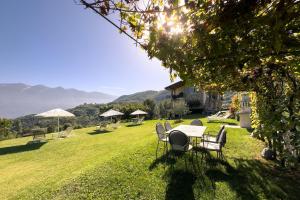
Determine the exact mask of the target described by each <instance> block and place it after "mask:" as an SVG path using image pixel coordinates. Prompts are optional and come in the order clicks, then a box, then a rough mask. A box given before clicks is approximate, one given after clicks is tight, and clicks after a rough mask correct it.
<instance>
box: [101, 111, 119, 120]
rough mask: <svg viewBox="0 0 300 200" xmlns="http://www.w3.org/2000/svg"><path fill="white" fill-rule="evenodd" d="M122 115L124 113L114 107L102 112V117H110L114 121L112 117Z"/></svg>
mask: <svg viewBox="0 0 300 200" xmlns="http://www.w3.org/2000/svg"><path fill="white" fill-rule="evenodd" d="M120 115H124V114H123V113H121V112H119V111H116V110H113V109H110V110H108V111H106V112H104V113H102V114H101V115H100V116H101V117H110V119H111V121H112V117H113V116H120Z"/></svg>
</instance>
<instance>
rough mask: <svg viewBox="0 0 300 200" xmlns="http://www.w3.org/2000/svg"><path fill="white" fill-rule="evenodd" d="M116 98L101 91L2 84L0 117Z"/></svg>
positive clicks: (0, 89)
mask: <svg viewBox="0 0 300 200" xmlns="http://www.w3.org/2000/svg"><path fill="white" fill-rule="evenodd" d="M115 98H116V97H115V96H112V95H109V94H105V93H101V92H84V91H80V90H76V89H65V88H62V87H56V88H50V87H46V86H43V85H35V86H30V85H25V84H21V83H16V84H14V83H12V84H0V117H6V118H16V117H19V116H23V115H28V114H32V113H40V112H43V111H47V110H50V109H53V108H63V109H67V108H72V107H74V106H77V105H80V104H83V103H108V102H111V101H113V100H114V99H115Z"/></svg>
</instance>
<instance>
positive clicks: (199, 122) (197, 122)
mask: <svg viewBox="0 0 300 200" xmlns="http://www.w3.org/2000/svg"><path fill="white" fill-rule="evenodd" d="M191 125H193V126H203V123H202V121H201V120H200V119H194V120H193V121H192V122H191Z"/></svg>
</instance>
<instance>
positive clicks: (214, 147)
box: [200, 129, 226, 158]
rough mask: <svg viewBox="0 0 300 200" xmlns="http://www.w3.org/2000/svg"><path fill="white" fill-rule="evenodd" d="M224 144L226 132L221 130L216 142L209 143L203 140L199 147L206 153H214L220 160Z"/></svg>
mask: <svg viewBox="0 0 300 200" xmlns="http://www.w3.org/2000/svg"><path fill="white" fill-rule="evenodd" d="M225 144H226V130H225V129H223V130H222V132H221V134H220V137H219V138H218V140H217V142H209V141H205V140H203V142H202V143H200V147H201V148H203V149H205V150H208V151H216V152H217V157H218V158H222V157H223V153H222V148H223V147H224V146H225Z"/></svg>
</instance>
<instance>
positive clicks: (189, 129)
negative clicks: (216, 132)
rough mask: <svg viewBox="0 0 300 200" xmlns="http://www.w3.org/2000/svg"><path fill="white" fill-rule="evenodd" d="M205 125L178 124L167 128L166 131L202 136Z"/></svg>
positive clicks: (189, 135)
mask: <svg viewBox="0 0 300 200" xmlns="http://www.w3.org/2000/svg"><path fill="white" fill-rule="evenodd" d="M206 128H207V127H206V126H194V125H179V126H177V127H175V128H173V129H171V130H169V131H168V132H167V133H168V134H169V133H171V132H172V131H175V130H176V131H181V132H183V133H184V134H186V135H187V136H188V137H196V138H199V137H202V136H203V134H204V132H205V130H206Z"/></svg>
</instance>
